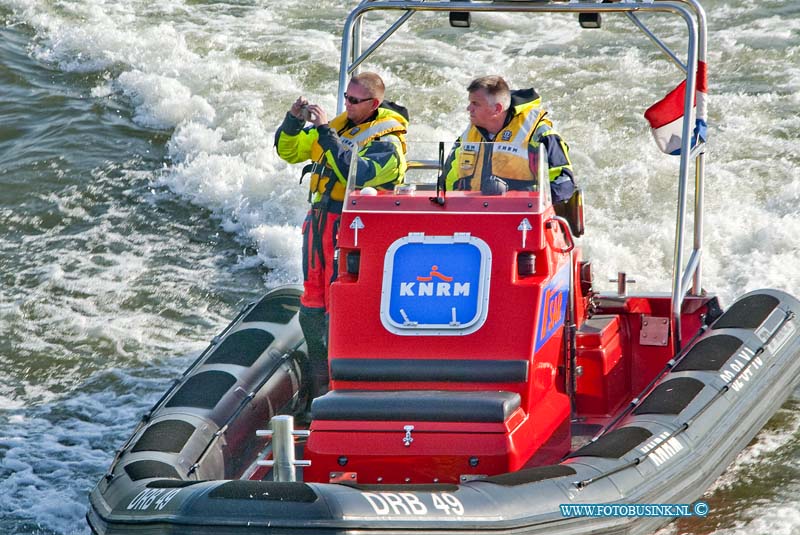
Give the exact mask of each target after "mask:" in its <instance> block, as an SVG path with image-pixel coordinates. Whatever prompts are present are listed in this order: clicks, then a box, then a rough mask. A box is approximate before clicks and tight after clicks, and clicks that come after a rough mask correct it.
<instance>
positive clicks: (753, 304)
mask: <svg viewBox="0 0 800 535" xmlns="http://www.w3.org/2000/svg"><path fill="white" fill-rule="evenodd" d="M778 303H779V301H778V299H777V298H776V297H773V296H771V295H765V294H755V295H751V296H748V297H745V298H744V299H741V300H739V301H736V302H735V303H734V304H733V305H731V307H730V308H729V309H728V310H727V311H726V312H725V313H724V314H723V315H722V317H721V318H720V319H719V320H717V322H716V323H715V324H714V325H713V326H712V329H737V328H738V329H755V328H757V327H758V326H759V325H761V324H762V323H764V320H765V319H767V316H769V313H770V312H772V311H773V310H775V308H776V307H777V306H778Z"/></svg>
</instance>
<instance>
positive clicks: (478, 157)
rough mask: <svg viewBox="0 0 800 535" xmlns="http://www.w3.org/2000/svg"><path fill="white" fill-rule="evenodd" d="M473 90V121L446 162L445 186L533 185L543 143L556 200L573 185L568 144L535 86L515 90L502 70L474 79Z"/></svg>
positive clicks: (486, 189)
mask: <svg viewBox="0 0 800 535" xmlns="http://www.w3.org/2000/svg"><path fill="white" fill-rule="evenodd" d="M467 92H468V93H469V105H468V106H467V111H468V112H469V118H470V125H469V127H467V129H466V130H465V131H464V133H463V134H461V136H460V137H459V138H458V140H457V141H456V144H455V147H454V148H453V150H452V151H451V152H450V156H449V157H448V159H447V161H446V163H445V176H446V188H447V189H449V190H454V189H455V190H474V191H482V192H483V193H486V194H498V193H503V192H505V191H508V190H511V191H514V190H516V191H533V190H534V188H535V186H536V179H537V173H538V158H539V145H540V144H544V147H545V153H546V155H547V163H548V166H549V172H550V176H549V178H550V192H551V195H552V199H553V204H556V205H558V204H559V203H563V202H566V201H568V200H569V198H570V197H571V196H572V194H573V192H574V191H575V180H574V175H573V173H572V162H571V161H570V159H569V148H568V147H567V144H566V143H564V141H563V140H562V139H561V137H560V136H559V135H558V134H557V133H556V132H555V131H554V130H553V124H552V123H551V122H550V120H549V119H547V118H546V117H545V116H546V115H547V112H546V111H544V110H543V109H542V108H541V99H540V98H539V95H538V94H537V93H536V91H534V90H533V89H524V90H519V91H513V92H512V91H511V90H510V89H509V87H508V84H507V83H506V81H505V80H504V79H503V78H501V77H500V76H484V77H482V78H477V79H476V80H473V81H472V83H471V84H470V85H469V86H468V87H467Z"/></svg>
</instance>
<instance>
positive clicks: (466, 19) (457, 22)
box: [450, 0, 472, 28]
mask: <svg viewBox="0 0 800 535" xmlns="http://www.w3.org/2000/svg"><path fill="white" fill-rule="evenodd" d="M450 1H451V2H468V1H469V0H450ZM471 22H472V16H471V14H470V12H469V11H451V12H450V26H452V27H453V28H469V26H470V23H471Z"/></svg>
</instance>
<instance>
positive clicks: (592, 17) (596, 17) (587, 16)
mask: <svg viewBox="0 0 800 535" xmlns="http://www.w3.org/2000/svg"><path fill="white" fill-rule="evenodd" d="M578 24H580V25H581V28H599V27H600V26H601V24H602V22H601V18H600V13H578Z"/></svg>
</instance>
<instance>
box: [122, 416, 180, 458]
mask: <svg viewBox="0 0 800 535" xmlns="http://www.w3.org/2000/svg"><path fill="white" fill-rule="evenodd" d="M192 433H194V426H193V425H192V424H190V423H189V422H184V421H182V420H163V421H161V422H158V423H156V424H153V425H151V426H150V427H148V428H147V430H146V431H145V432H144V433H142V436H141V438H139V440H137V441H136V445H135V446H134V447H133V449H132V450H131V451H132V452H137V451H163V452H167V453H180V452H181V450H182V449H183V446H184V444H186V441H187V440H189V437H190V436H192Z"/></svg>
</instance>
